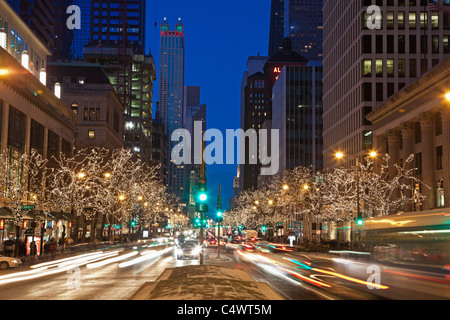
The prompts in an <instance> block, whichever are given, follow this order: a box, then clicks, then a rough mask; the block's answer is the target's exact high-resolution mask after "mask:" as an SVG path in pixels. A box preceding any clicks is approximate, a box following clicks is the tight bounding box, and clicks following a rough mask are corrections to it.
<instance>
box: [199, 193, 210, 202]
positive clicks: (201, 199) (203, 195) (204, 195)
mask: <svg viewBox="0 0 450 320" xmlns="http://www.w3.org/2000/svg"><path fill="white" fill-rule="evenodd" d="M198 198H199V199H200V201H203V202H204V201H206V200H207V199H208V196H207V195H206V193H202V194H200V196H199V197H198Z"/></svg>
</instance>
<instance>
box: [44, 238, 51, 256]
mask: <svg viewBox="0 0 450 320" xmlns="http://www.w3.org/2000/svg"><path fill="white" fill-rule="evenodd" d="M49 253H50V244H49V243H48V241H45V244H44V254H45V255H47V254H49Z"/></svg>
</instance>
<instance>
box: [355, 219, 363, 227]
mask: <svg viewBox="0 0 450 320" xmlns="http://www.w3.org/2000/svg"><path fill="white" fill-rule="evenodd" d="M356 224H357V225H358V226H362V225H363V224H364V222H363V219H362V218H358V220H356Z"/></svg>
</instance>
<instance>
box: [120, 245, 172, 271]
mask: <svg viewBox="0 0 450 320" xmlns="http://www.w3.org/2000/svg"><path fill="white" fill-rule="evenodd" d="M171 250H173V247H169V248H166V249H163V250H159V251H155V250H148V251H143V252H141V254H140V255H141V256H140V257H139V258H136V259H133V260H130V261H127V262H122V263H121V264H119V268H126V267H129V266H132V265H135V264H137V263H141V262H144V261H148V260H151V259H154V258H160V257H161V256H162V255H164V254H165V253H167V252H169V251H171Z"/></svg>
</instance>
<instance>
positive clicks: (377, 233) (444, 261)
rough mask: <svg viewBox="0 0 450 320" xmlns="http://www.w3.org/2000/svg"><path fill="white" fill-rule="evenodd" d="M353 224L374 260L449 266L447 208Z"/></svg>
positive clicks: (448, 267) (440, 266)
mask: <svg viewBox="0 0 450 320" xmlns="http://www.w3.org/2000/svg"><path fill="white" fill-rule="evenodd" d="M353 228H354V229H353V230H358V231H359V233H360V238H359V239H358V240H359V241H360V242H361V244H363V245H364V246H366V249H368V251H370V252H372V258H373V259H374V260H377V261H382V262H388V263H395V264H408V265H410V266H411V265H418V266H419V265H420V266H433V267H439V268H442V270H444V269H447V270H450V210H449V209H448V208H447V209H442V210H439V209H435V210H430V211H420V212H413V213H399V214H395V215H388V216H383V217H376V218H368V219H365V220H364V223H363V225H362V226H357V225H353Z"/></svg>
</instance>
